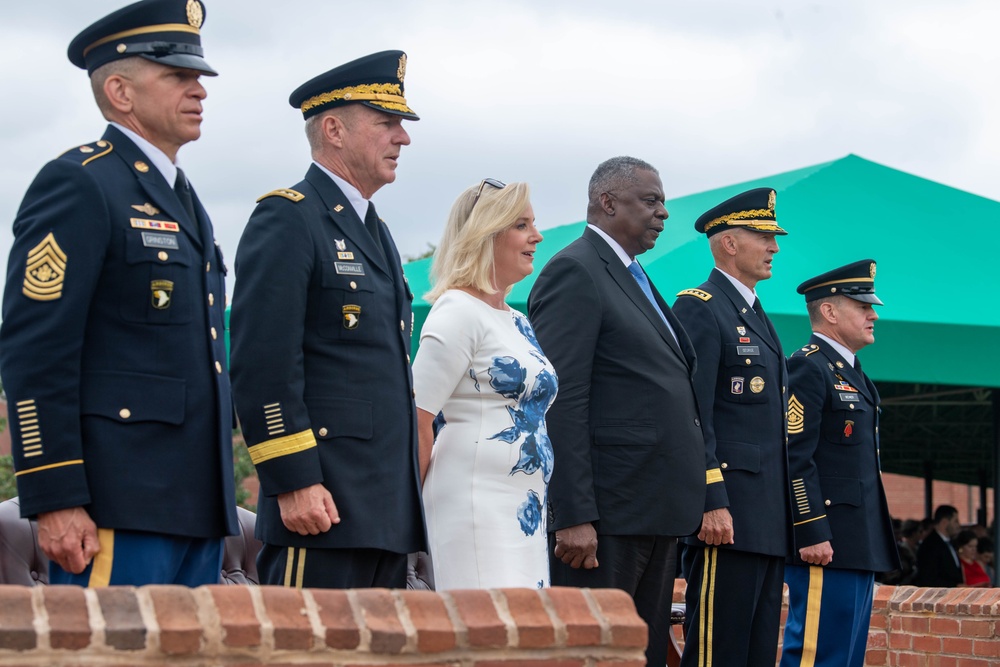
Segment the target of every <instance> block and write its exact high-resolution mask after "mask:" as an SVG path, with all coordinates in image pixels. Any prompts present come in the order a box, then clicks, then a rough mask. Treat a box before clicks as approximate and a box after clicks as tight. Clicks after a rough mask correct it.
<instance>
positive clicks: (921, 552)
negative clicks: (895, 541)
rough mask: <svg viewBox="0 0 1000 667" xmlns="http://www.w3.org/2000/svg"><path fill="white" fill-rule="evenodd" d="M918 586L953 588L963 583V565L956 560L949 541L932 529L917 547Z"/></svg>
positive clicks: (915, 580)
mask: <svg viewBox="0 0 1000 667" xmlns="http://www.w3.org/2000/svg"><path fill="white" fill-rule="evenodd" d="M913 583H914V585H916V586H926V587H934V588H952V587H954V586H961V585H962V566H961V565H959V564H958V563H956V562H955V557H954V556H953V555H952V552H951V549H950V548H949V547H948V543H947V542H945V541H944V539H943V538H942V537H941V536H940V535H939V534H938V532H937V531H936V530H932V531H931V532H930V534H929V535H927V537H925V538H924V541H923V542H921V543H920V546H919V547H918V548H917V577H916V579H914V581H913Z"/></svg>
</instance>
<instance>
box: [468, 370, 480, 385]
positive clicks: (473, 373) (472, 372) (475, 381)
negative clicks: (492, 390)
mask: <svg viewBox="0 0 1000 667" xmlns="http://www.w3.org/2000/svg"><path fill="white" fill-rule="evenodd" d="M469 377H470V378H472V384H474V385H475V387H476V391H479V378H477V377H476V369H475V368H470V369H469Z"/></svg>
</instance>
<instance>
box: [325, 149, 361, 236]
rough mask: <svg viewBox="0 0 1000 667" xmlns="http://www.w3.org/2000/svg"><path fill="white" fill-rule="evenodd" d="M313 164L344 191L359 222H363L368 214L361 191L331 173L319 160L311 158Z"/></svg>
mask: <svg viewBox="0 0 1000 667" xmlns="http://www.w3.org/2000/svg"><path fill="white" fill-rule="evenodd" d="M313 164H314V165H316V166H317V167H319V168H320V169H322V170H323V173H324V174H326V175H327V176H329V177H330V178H331V179H332V180H333V182H334V183H336V184H337V187H339V188H340V191H341V192H343V193H344V196H345V197H347V201H348V203H349V204H350V205H351V206H352V207H353V208H354V211H355V213H357V214H358V218H360V219H361V222H364V221H365V217H366V216H367V215H368V200H367V199H365V198H364V197H363V196H362V195H361V192H360V191H359V190H358V189H357V188H356V187H354V186H353V185H351V184H350V183H348V182H347V181H345V180H344V179H342V178H341V177H340V176H337V174H335V173H333V172H332V171H330V170H329V169H327V168H326V167H324V166H323V165H321V164H320V163H319V162H316V160H313Z"/></svg>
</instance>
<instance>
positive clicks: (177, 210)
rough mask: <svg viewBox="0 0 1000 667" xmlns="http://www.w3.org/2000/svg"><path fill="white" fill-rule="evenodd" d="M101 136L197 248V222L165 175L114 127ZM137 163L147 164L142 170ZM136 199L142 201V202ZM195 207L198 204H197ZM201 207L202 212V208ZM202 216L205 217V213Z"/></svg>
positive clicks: (154, 201)
mask: <svg viewBox="0 0 1000 667" xmlns="http://www.w3.org/2000/svg"><path fill="white" fill-rule="evenodd" d="M104 139H105V140H107V141H110V142H111V145H112V146H114V152H115V153H116V154H117V155H118V157H119V158H121V159H122V160H123V161H124V162H125V164H126V166H127V167H128V169H129V171H131V172H132V174H134V175H135V178H136V180H137V181H138V182H139V185H140V186H141V187H142V189H143V190H144V191H145V192H146V194H147V195H148V196H149V200H150V203H152V204H153V205H155V206H156V207H157V208H159V209H160V210H162V211H163V213H164V214H165V215H167V216H168V217H170V218H171V219H172V220H174V221H176V222H177V223H178V224H179V225H180V227H181V229H183V230H184V233H185V234H187V236H188V238H190V239H191V241H192V242H193V243H194V244H195V245H197V246H198V247H199V248H202V247H204V241H203V239H202V237H201V234H199V233H198V225H197V224H195V221H194V220H191V219H190V218H188V214H187V211H185V210H184V206H183V205H182V204H181V202H180V200H179V199H178V198H177V194H176V193H175V192H174V188H173V187H172V186H171V185H169V184H168V183H167V179H166V178H165V177H164V176H163V174H161V173H160V172H159V170H158V169H157V168H156V167H155V166H153V164H152V163H151V161H150V159H149V158H148V157H146V154H145V153H143V152H142V151H141V150H140V149H139V147H138V146H136V145H135V144H134V143H133V142H132V140H131V139H129V138H128V137H126V136H125V135H124V134H123V133H122V132H121V131H120V130H118V129H117V128H115V127H109V128H108V129H107V131H106V132H105V133H104ZM139 163H141V164H144V165H146V170H145V171H140V170H139V169H137V168H136V166H135V165H136V164H139ZM196 201H197V199H196ZM135 203H136V204H143V203H144V202H135ZM195 207H196V208H201V205H200V204H196V205H195ZM201 210H202V212H204V209H201ZM205 220H206V221H207V220H208V216H207V214H206V216H205ZM206 226H207V225H206Z"/></svg>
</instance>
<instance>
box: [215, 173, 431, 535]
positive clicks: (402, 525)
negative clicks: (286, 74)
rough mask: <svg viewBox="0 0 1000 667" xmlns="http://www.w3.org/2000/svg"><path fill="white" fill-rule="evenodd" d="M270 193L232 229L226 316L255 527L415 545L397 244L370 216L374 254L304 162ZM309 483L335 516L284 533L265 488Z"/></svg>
mask: <svg viewBox="0 0 1000 667" xmlns="http://www.w3.org/2000/svg"><path fill="white" fill-rule="evenodd" d="M281 192H284V193H285V195H284V196H282V195H276V194H274V193H271V195H273V196H270V195H269V196H265V197H264V198H262V199H261V200H260V203H259V204H258V205H257V208H256V209H255V210H254V212H253V215H252V216H251V217H250V221H249V222H248V223H247V227H246V229H245V231H244V232H243V238H242V239H241V240H240V246H239V251H238V254H237V257H236V274H237V283H236V290H235V293H234V295H233V308H232V314H231V325H232V345H233V349H232V364H233V388H234V392H235V395H236V408H237V412H238V414H239V418H240V423H241V425H242V427H243V435H244V437H245V438H246V441H247V446H248V447H249V451H250V455H251V458H252V459H253V460H254V463H255V464H256V466H257V473H258V475H259V476H260V482H261V498H260V501H259V505H258V516H257V535H258V537H259V538H260V539H261V540H262V541H263V542H265V543H269V544H276V545H283V546H296V547H311V548H316V547H323V548H377V549H385V550H388V551H394V552H397V553H409V552H413V551H418V550H420V549H422V548H423V546H424V528H423V513H422V509H421V504H420V493H419V479H418V468H417V427H416V412H415V407H414V405H413V376H412V374H411V373H410V363H409V362H410V357H409V354H410V334H411V330H412V326H413V320H412V314H411V313H412V311H411V309H410V303H411V301H412V299H413V295H412V294H411V293H410V290H409V287H408V286H407V284H406V281H405V280H404V278H403V271H402V266H401V265H400V260H399V254H398V253H397V252H396V246H395V244H394V243H393V242H392V238H391V236H390V235H389V229H388V227H386V226H385V224H382V223H380V231H381V234H382V239H383V241H384V242H383V246H384V250H385V256H386V257H388V260H386V259H384V258H383V256H382V254H381V253H380V252H379V251H378V249H377V247H376V245H375V241H374V240H373V239H372V237H371V235H370V234H369V232H368V230H367V229H365V226H364V224H363V223H362V221H361V220H359V219H358V216H357V214H356V213H355V212H354V208H353V207H352V206H351V204H350V203H349V202H348V200H347V198H346V197H345V196H344V195H343V193H342V192H341V191H340V188H338V187H337V186H336V184H334V182H333V181H332V180H331V179H330V177H329V176H327V175H326V174H324V173H323V171H322V170H321V169H319V167H317V166H316V165H312V166H311V167H310V168H309V171H308V173H307V174H306V178H305V180H304V181H302V182H301V183H299V184H297V185H296V186H295V187H294V189H293V190H292V191H287V190H285V191H281ZM292 192H294V193H295V194H291V193H292ZM317 483H322V484H324V485H325V486H326V488H327V489H329V490H330V493H331V494H332V495H333V500H334V502H335V503H336V504H337V508H338V510H339V511H340V517H341V523H340V524H337V525H335V526H334V527H333V528H331V529H330V530H329V531H328V532H326V533H323V534H320V535H316V536H301V535H298V534H296V533H293V532H291V531H289V530H287V529H286V528H285V526H284V524H283V523H282V522H281V516H280V512H279V509H278V503H277V495H278V494H280V493H285V492H288V491H293V490H295V489H299V488H304V487H306V486H311V485H312V484H317Z"/></svg>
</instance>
